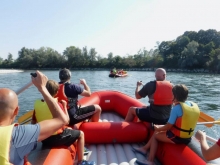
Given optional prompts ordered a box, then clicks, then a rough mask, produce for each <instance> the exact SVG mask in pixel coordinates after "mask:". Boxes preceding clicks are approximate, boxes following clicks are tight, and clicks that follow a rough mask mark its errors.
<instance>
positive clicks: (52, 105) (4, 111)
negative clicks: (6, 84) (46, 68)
mask: <svg viewBox="0 0 220 165" xmlns="http://www.w3.org/2000/svg"><path fill="white" fill-rule="evenodd" d="M36 74H37V77H35V78H34V77H32V82H33V84H34V85H35V86H36V87H37V89H38V90H39V92H40V93H41V94H42V96H43V97H44V100H45V101H46V103H47V105H48V107H49V109H50V111H51V113H52V116H53V119H50V120H45V121H42V122H39V123H38V124H34V125H31V124H30V125H29V124H27V125H15V124H12V123H13V122H14V119H15V117H16V116H17V114H18V110H19V107H18V97H17V95H16V93H15V92H14V91H12V90H10V89H7V88H0V164H1V165H3V164H16V165H23V164H24V157H25V155H27V154H28V153H30V152H31V151H32V150H33V149H34V147H35V146H36V144H37V141H42V140H44V139H46V138H47V137H49V136H50V135H52V134H53V133H54V132H55V131H57V130H58V129H59V128H61V127H62V126H64V125H66V124H68V122H69V118H68V117H67V115H65V114H64V112H63V110H62V109H61V108H60V106H59V105H58V104H57V102H56V101H55V100H54V99H53V98H52V96H51V95H50V94H49V92H48V90H47V89H46V83H47V80H48V79H47V77H46V76H45V75H44V74H42V73H41V72H39V71H37V72H36Z"/></svg>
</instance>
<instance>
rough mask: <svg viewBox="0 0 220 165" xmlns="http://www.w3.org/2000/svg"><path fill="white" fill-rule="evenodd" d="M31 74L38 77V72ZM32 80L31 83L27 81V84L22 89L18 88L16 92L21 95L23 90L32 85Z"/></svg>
mask: <svg viewBox="0 0 220 165" xmlns="http://www.w3.org/2000/svg"><path fill="white" fill-rule="evenodd" d="M30 75H31V76H33V77H37V74H36V73H30ZM32 84H33V83H32V81H30V82H29V83H27V84H26V85H24V86H23V87H21V88H20V89H18V90H17V91H16V92H15V93H16V94H17V95H19V94H20V93H21V92H23V91H24V90H25V89H27V88H29V87H30V86H31V85H32Z"/></svg>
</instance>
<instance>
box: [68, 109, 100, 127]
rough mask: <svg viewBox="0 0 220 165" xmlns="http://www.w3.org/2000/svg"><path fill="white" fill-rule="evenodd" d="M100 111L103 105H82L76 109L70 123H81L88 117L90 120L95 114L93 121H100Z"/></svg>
mask: <svg viewBox="0 0 220 165" xmlns="http://www.w3.org/2000/svg"><path fill="white" fill-rule="evenodd" d="M96 113H97V114H96ZM100 113H101V107H100V106H99V105H89V106H86V107H80V108H79V109H77V110H76V112H75V114H74V116H73V117H72V119H71V122H70V125H74V124H77V123H80V122H82V121H84V120H86V119H89V120H90V119H91V118H92V117H93V115H95V116H94V118H93V119H92V121H93V122H94V121H99V117H100Z"/></svg>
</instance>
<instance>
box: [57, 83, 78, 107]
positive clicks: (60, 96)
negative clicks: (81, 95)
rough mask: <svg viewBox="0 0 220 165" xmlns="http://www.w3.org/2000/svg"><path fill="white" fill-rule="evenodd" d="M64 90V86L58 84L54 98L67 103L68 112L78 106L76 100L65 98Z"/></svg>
mask: <svg viewBox="0 0 220 165" xmlns="http://www.w3.org/2000/svg"><path fill="white" fill-rule="evenodd" d="M64 88H65V84H59V90H58V92H57V94H56V96H55V97H57V98H58V101H59V102H60V101H61V100H65V101H66V102H67V110H69V109H71V108H73V107H75V106H77V105H78V99H77V98H69V97H67V96H66V94H65V91H64Z"/></svg>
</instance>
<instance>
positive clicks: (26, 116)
mask: <svg viewBox="0 0 220 165" xmlns="http://www.w3.org/2000/svg"><path fill="white" fill-rule="evenodd" d="M30 75H31V76H33V77H36V76H37V74H36V73H30ZM32 84H33V83H32V81H30V82H29V83H27V84H26V85H24V86H23V87H21V88H20V89H18V90H17V91H16V92H15V93H16V94H17V95H19V94H20V93H22V92H23V91H24V90H25V89H27V88H29V87H30V86H31V85H32ZM32 115H33V110H31V111H28V112H27V113H25V114H24V115H22V116H21V117H19V118H18V123H19V124H27V123H30V121H31V119H32V118H31V117H32Z"/></svg>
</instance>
